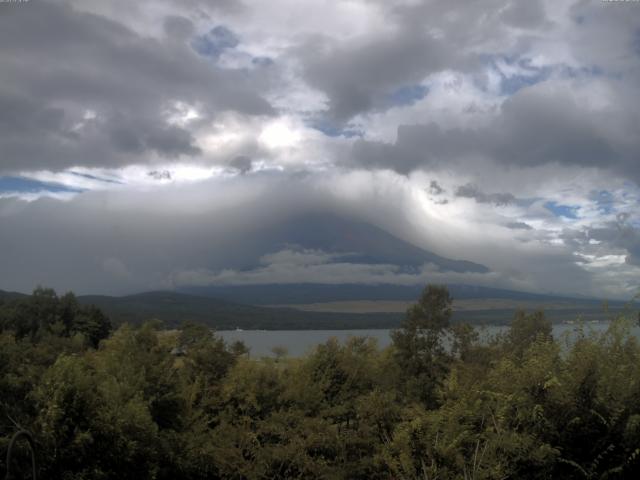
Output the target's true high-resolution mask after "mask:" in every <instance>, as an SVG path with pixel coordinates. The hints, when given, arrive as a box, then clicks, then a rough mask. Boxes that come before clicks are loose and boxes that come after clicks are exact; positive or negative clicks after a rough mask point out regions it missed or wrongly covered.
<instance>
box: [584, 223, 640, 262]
mask: <svg viewBox="0 0 640 480" xmlns="http://www.w3.org/2000/svg"><path fill="white" fill-rule="evenodd" d="M587 235H588V237H589V238H592V239H594V240H597V241H599V242H604V243H606V244H608V245H609V246H611V247H614V248H619V249H623V250H625V251H626V253H627V256H626V262H627V263H628V264H629V265H635V266H640V230H639V229H638V228H637V227H634V226H633V225H630V224H629V223H628V222H627V220H626V218H625V217H624V216H618V219H617V221H615V222H609V223H608V224H607V225H605V226H604V227H599V228H593V229H590V230H589V231H588V232H587Z"/></svg>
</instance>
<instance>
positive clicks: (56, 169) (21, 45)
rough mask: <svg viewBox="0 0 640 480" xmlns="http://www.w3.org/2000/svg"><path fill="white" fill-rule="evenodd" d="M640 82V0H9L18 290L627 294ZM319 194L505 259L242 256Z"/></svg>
mask: <svg viewBox="0 0 640 480" xmlns="http://www.w3.org/2000/svg"><path fill="white" fill-rule="evenodd" d="M639 99H640V2H620V1H618V2H613V1H601V0H548V1H547V0H527V1H515V0H511V1H510V0H478V1H472V0H398V1H387V0H324V1H323V0H269V1H266V0H243V1H236V0H183V1H179V2H178V1H167V0H137V1H131V0H77V1H75V0H59V1H54V0H50V1H45V0H29V1H23V2H9V3H0V289H5V290H19V291H30V290H31V289H32V288H33V287H34V286H35V285H37V284H45V285H48V286H53V287H54V288H57V289H59V290H68V289H73V290H74V291H76V292H78V293H118V294H121V293H131V292H136V291H143V290H150V289H159V288H177V287H182V286H186V285H207V284H216V285H218V284H237V283H240V284H242V283H270V282H297V281H306V282H313V281H318V282H330V283H340V282H357V283H380V282H384V283H399V284H416V283H426V282H428V281H450V282H455V283H471V284H479V285H490V286H500V287H507V288H514V289H519V290H526V291H532V292H555V293H560V294H581V295H590V296H597V297H611V298H623V299H629V298H631V297H632V296H633V295H634V294H636V293H638V290H639V288H638V286H639V282H638V280H639V279H640V209H639V208H638V206H639V201H640V189H639V186H640V100H639ZM319 211H322V212H330V213H332V214H336V215H339V216H342V217H345V218H350V219H356V220H359V221H362V222H367V223H370V224H372V225H375V226H377V227H379V228H381V229H383V230H385V231H387V232H389V233H390V234H392V235H394V236H396V237H398V238H399V239H402V240H404V241H406V242H409V243H412V244H413V245H416V246H418V247H420V248H423V249H425V250H428V251H430V252H433V253H435V254H437V255H440V256H442V257H446V258H452V259H461V260H468V261H471V262H476V263H478V264H481V265H484V266H486V267H487V268H486V271H484V272H478V271H476V272H468V273H465V272H444V271H440V270H438V269H437V268H435V267H434V265H431V264H425V265H424V266H422V267H421V268H419V269H416V270H413V271H410V272H407V271H406V270H403V269H402V268H400V267H399V266H398V265H393V264H375V265H371V264H367V263H358V262H353V261H350V259H349V257H348V256H347V257H345V256H344V255H341V254H340V252H331V251H325V250H323V249H321V248H319V249H313V250H310V249H306V248H304V246H300V245H295V244H288V245H283V246H282V248H278V249H275V251H271V252H268V253H267V254H264V252H263V254H262V255H261V256H260V257H259V258H258V259H256V264H255V265H243V266H242V267H240V266H239V265H238V264H237V262H236V263H234V262H231V260H229V262H228V263H225V260H228V259H229V258H230V256H233V249H234V244H235V243H236V242H237V241H238V239H246V238H248V237H251V238H252V239H256V242H258V243H259V241H260V238H261V237H260V235H261V232H262V231H263V227H264V228H267V227H268V225H270V224H272V223H273V222H275V221H278V222H281V221H284V220H286V219H287V218H289V217H291V218H294V217H296V216H297V217H298V218H299V216H300V215H302V216H304V215H305V214H306V213H308V212H319ZM342 253H344V252H342ZM348 253H357V252H348Z"/></svg>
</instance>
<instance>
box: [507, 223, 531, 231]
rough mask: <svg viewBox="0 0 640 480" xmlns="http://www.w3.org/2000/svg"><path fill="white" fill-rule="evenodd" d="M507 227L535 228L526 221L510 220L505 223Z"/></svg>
mask: <svg viewBox="0 0 640 480" xmlns="http://www.w3.org/2000/svg"><path fill="white" fill-rule="evenodd" d="M505 227H507V228H510V229H512V230H533V227H532V226H531V225H529V224H528V223H525V222H509V223H507V224H505Z"/></svg>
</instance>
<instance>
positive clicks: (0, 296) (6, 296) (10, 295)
mask: <svg viewBox="0 0 640 480" xmlns="http://www.w3.org/2000/svg"><path fill="white" fill-rule="evenodd" d="M26 296H28V295H25V294H24V293H18V292H5V291H4V290H0V301H2V300H14V299H16V298H21V297H26Z"/></svg>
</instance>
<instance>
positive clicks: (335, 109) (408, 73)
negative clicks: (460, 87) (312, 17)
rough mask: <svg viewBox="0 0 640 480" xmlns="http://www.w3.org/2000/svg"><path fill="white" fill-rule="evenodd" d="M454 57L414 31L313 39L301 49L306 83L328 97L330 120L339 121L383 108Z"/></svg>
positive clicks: (433, 41) (429, 38)
mask: <svg viewBox="0 0 640 480" xmlns="http://www.w3.org/2000/svg"><path fill="white" fill-rule="evenodd" d="M453 53H454V52H450V51H447V48H446V45H445V44H442V43H441V42H440V41H439V40H437V39H435V38H433V37H431V36H429V35H427V34H425V33H423V32H422V31H419V32H416V31H413V30H411V31H406V30H404V31H401V33H397V34H393V35H386V36H385V35H371V36H370V37H367V38H365V39H357V40H354V41H352V42H349V43H346V44H345V43H344V42H338V41H334V40H329V39H326V38H315V39H313V40H310V41H309V42H308V43H307V44H305V45H304V46H303V47H302V48H301V49H300V50H299V55H300V57H301V60H302V62H303V65H304V75H305V79H306V81H307V82H308V83H309V84H310V85H311V86H313V87H315V88H318V89H319V90H322V91H323V92H325V93H326V94H327V96H328V98H329V112H328V116H329V118H330V119H331V120H333V121H335V122H337V123H342V122H346V121H347V120H349V119H350V118H351V117H353V116H354V115H357V114H358V113H362V112H366V111H368V110H370V109H372V108H376V107H379V106H382V103H387V102H385V98H386V97H388V96H389V95H392V94H393V93H394V92H395V91H397V90H398V88H402V87H408V86H411V85H413V84H415V83H419V82H420V81H421V80H422V79H423V78H424V77H425V75H427V74H429V73H431V72H435V71H438V70H439V69H441V68H443V67H445V66H446V65H450V64H452V63H453V57H454V56H455V55H453ZM448 54H449V56H448Z"/></svg>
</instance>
